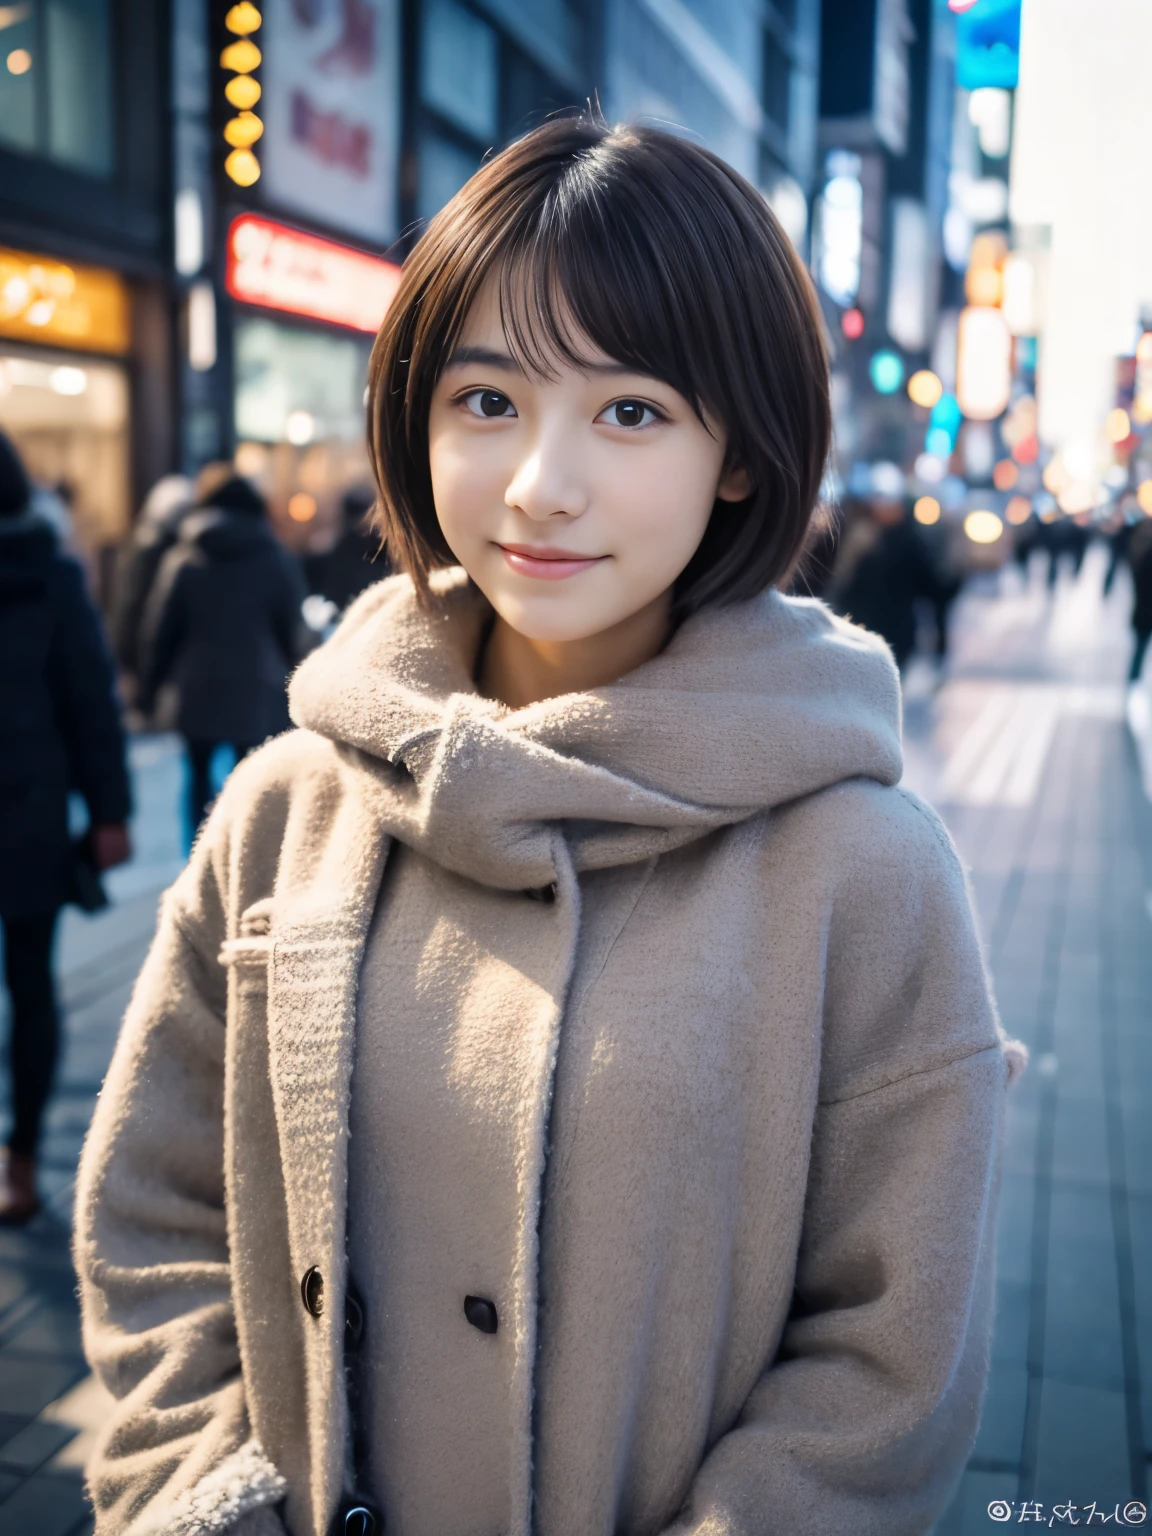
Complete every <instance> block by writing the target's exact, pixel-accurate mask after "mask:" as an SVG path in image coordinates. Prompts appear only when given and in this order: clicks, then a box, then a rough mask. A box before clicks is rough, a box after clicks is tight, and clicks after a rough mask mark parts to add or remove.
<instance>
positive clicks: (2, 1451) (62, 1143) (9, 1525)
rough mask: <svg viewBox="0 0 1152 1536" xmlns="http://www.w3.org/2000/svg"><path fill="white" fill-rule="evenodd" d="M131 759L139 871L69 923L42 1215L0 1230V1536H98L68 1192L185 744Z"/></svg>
mask: <svg viewBox="0 0 1152 1536" xmlns="http://www.w3.org/2000/svg"><path fill="white" fill-rule="evenodd" d="M131 754H132V768H133V778H134V783H135V791H136V799H137V812H136V816H135V818H134V822H133V841H134V845H135V850H136V851H135V858H134V860H133V862H132V864H131V865H129V866H127V867H126V868H124V869H122V870H117V871H115V872H114V873H113V874H112V875H111V876H109V877H108V881H107V884H108V887H109V892H110V894H111V895H112V897H113V901H114V905H113V906H112V907H111V908H109V909H108V910H106V911H105V912H102V913H99V914H98V915H97V916H95V917H84V916H82V915H80V914H79V913H77V912H75V911H73V910H71V909H69V910H67V911H66V912H65V915H64V918H63V922H62V928H61V933H60V944H59V955H60V975H61V983H62V985H61V992H62V1000H63V1004H64V1010H65V1017H66V1021H67V1022H66V1036H65V1041H66V1043H65V1048H64V1055H63V1060H62V1063H61V1071H60V1079H59V1085H58V1088H57V1092H56V1095H55V1097H54V1099H53V1102H52V1106H51V1109H50V1111H49V1116H48V1123H47V1128H46V1138H45V1146H44V1167H43V1173H42V1177H41V1186H42V1189H43V1190H44V1192H45V1194H46V1195H47V1196H48V1201H47V1207H46V1209H45V1211H44V1212H43V1214H42V1215H40V1216H39V1217H37V1218H36V1220H35V1221H34V1222H32V1223H31V1224H30V1225H29V1226H28V1227H27V1228H26V1229H25V1230H23V1231H6V1230H3V1229H0V1532H2V1533H3V1536H80V1533H81V1532H87V1531H90V1530H91V1517H90V1515H89V1512H88V1507H87V1504H86V1501H85V1498H84V1492H83V1484H82V1469H83V1466H84V1462H85V1460H86V1459H87V1454H88V1447H89V1445H90V1443H91V1440H92V1438H93V1436H94V1434H95V1431H96V1429H97V1428H98V1427H99V1424H100V1422H101V1418H102V1415H103V1413H104V1411H105V1402H104V1399H103V1394H102V1392H101V1391H100V1389H99V1388H98V1387H97V1385H96V1383H95V1381H94V1379H93V1378H92V1377H91V1376H90V1375H89V1374H88V1368H87V1366H86V1365H85V1363H84V1358H83V1355H82V1353H81V1350H80V1332H79V1320H78V1317H77V1311H76V1298H75V1283H76V1281H75V1276H74V1274H73V1271H72V1263H71V1259H70V1257H69V1237H70V1232H69V1217H70V1213H71V1207H72V1185H73V1178H74V1175H75V1170H76V1161H77V1158H78V1157H79V1153H80V1146H81V1142H82V1141H83V1137H84V1133H85V1131H86V1129H87V1127H88V1121H89V1119H90V1118H91V1114H92V1105H93V1102H94V1100H95V1097H96V1094H97V1092H98V1090H99V1087H100V1083H101V1081H102V1080H103V1077H104V1073H105V1071H106V1069H107V1066H108V1060H109V1058H110V1056H111V1054H112V1047H113V1045H114V1043H115V1038H116V1030H117V1027H118V1025H119V1022H120V1017H121V1015H122V1014H123V1012H124V1008H125V1006H126V1004H127V1002H128V995H129V992H130V991H131V987H132V982H133V980H134V979H135V976H136V972H137V971H138V970H139V968H140V964H141V961H142V960H143V958H144V953H145V951H146V949H147V947H148V943H149V941H150V939H151V937H152V929H153V925H154V921H155V915H156V902H157V897H158V895H159V893H160V891H161V890H163V889H164V887H165V886H167V885H168V884H170V883H171V881H172V880H173V879H174V878H175V876H176V874H177V872H178V871H179V869H180V865H181V863H182V858H181V850H180V822H179V816H178V814H177V804H178V797H179V794H180V785H181V783H182V778H181V765H180V760H179V752H178V748H177V745H176V743H175V741H174V740H173V739H172V738H167V737H142V738H139V739H137V740H135V741H134V742H133V743H132V748H131ZM2 1107H3V1109H4V1118H5V1119H6V1112H7V1105H6V1104H3V1106H2Z"/></svg>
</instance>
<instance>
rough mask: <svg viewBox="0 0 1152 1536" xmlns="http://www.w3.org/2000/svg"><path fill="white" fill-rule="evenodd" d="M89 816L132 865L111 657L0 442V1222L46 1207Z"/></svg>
mask: <svg viewBox="0 0 1152 1536" xmlns="http://www.w3.org/2000/svg"><path fill="white" fill-rule="evenodd" d="M73 790H74V791H78V792H79V794H80V795H81V796H82V797H83V800H84V802H85V805H86V807H87V811H88V820H89V831H88V834H87V841H88V844H89V848H88V853H89V856H90V859H91V862H92V863H94V864H95V866H96V867H97V869H101V870H103V869H109V868H111V867H112V866H113V865H115V864H119V863H122V862H123V861H124V860H125V859H126V858H127V857H128V856H129V851H130V850H129V842H128V833H127V829H126V826H125V823H126V821H127V819H128V812H129V809H130V802H131V796H130V791H129V782H128V768H127V761H126V754H125V743H124V731H123V727H122V725H121V721H120V706H119V701H118V699H117V697H116V683H115V677H114V674H113V668H112V658H111V656H110V655H109V651H108V645H107V642H106V641H105V638H104V633H103V629H102V627H101V623H100V617H99V614H98V613H97V611H96V607H95V605H94V603H93V602H92V599H91V597H90V596H89V595H88V589H87V587H86V586H85V582H84V573H83V571H82V570H81V568H80V566H79V564H78V563H77V562H76V561H75V560H74V559H72V558H71V556H69V555H65V554H62V553H61V551H60V549H59V545H58V542H57V537H56V533H55V531H54V530H53V528H52V527H51V526H50V525H49V524H48V523H47V522H45V521H44V519H43V518H42V517H41V516H40V515H39V514H38V513H37V512H36V511H35V509H34V500H33V492H32V487H31V485H30V483H29V481H28V477H27V475H26V473H25V471H24V466H23V464H22V463H21V462H20V458H19V456H18V454H17V453H16V450H15V448H14V447H13V446H12V443H11V442H10V441H9V439H8V438H7V437H6V436H5V435H4V434H3V433H2V432H0V927H2V928H3V934H4V980H5V984H6V986H7V989H8V998H9V1003H10V1012H11V1024H10V1030H9V1044H8V1050H9V1064H10V1070H11V1082H12V1121H11V1126H10V1129H9V1133H8V1141H7V1148H6V1155H5V1160H4V1165H3V1168H2V1169H0V1222H3V1223H7V1224H14V1223H20V1222H25V1221H27V1220H28V1219H29V1218H30V1217H32V1216H33V1215H35V1213H36V1211H37V1210H38V1209H39V1205H40V1200H39V1195H38V1193H37V1189H36V1152H37V1146H38V1143H39V1140H40V1127H41V1122H42V1120H43V1117H44V1110H45V1108H46V1106H47V1103H48V1098H49V1095H50V1093H51V1089H52V1079H53V1075H54V1073H55V1068H56V1060H57V1056H58V1054H59V1040H60V1017H59V1010H58V1007H57V1002H56V994H55V986H54V983H53V977H52V951H53V944H54V939H55V934H56V926H57V919H58V917H59V913H60V908H61V907H62V906H63V905H64V903H65V902H66V901H68V900H69V899H70V897H71V896H72V894H73V890H72V888H73V878H74V862H75V850H74V846H73V840H72V836H71V833H70V831H69V825H68V796H69V793H70V791H73Z"/></svg>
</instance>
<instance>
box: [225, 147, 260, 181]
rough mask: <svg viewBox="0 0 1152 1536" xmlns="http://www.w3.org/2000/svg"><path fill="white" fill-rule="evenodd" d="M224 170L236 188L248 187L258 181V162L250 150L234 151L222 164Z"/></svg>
mask: <svg viewBox="0 0 1152 1536" xmlns="http://www.w3.org/2000/svg"><path fill="white" fill-rule="evenodd" d="M224 170H225V172H226V173H227V174H228V175H229V176H231V178H232V180H233V181H234V182H235V183H236V185H237V186H238V187H250V186H252V184H253V183H254V182H257V181H259V180H260V162H259V160H257V158H256V156H255V155H254V154H253V153H252V151H251V150H250V149H234V150H233V151H232V153H231V154H230V155H229V156H228V158H227V160H225V162H224Z"/></svg>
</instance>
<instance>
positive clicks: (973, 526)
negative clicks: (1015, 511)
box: [964, 507, 1004, 544]
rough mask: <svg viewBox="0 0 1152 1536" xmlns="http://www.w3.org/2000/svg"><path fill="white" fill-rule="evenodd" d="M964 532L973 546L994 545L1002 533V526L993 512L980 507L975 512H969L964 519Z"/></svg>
mask: <svg viewBox="0 0 1152 1536" xmlns="http://www.w3.org/2000/svg"><path fill="white" fill-rule="evenodd" d="M964 532H965V533H966V534H967V536H968V537H969V538H970V539H971V540H972V542H973V544H995V542H996V540H997V539H998V538H999V537H1000V535H1001V534H1002V533H1003V532H1004V524H1003V523H1002V522H1001V521H1000V519H999V518H998V517H997V516H996V514H995V512H990V511H988V510H987V508H985V507H980V508H978V509H977V510H976V511H975V512H969V514H968V516H967V517H966V518H965V519H964Z"/></svg>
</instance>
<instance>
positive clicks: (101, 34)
mask: <svg viewBox="0 0 1152 1536" xmlns="http://www.w3.org/2000/svg"><path fill="white" fill-rule="evenodd" d="M0 59H2V60H3V64H2V66H0V145H3V146H4V147H7V148H10V149H16V150H20V151H22V152H24V153H26V154H35V155H41V156H43V157H44V158H46V159H49V160H54V161H56V162H57V163H58V164H60V165H64V166H67V167H69V168H70V169H72V170H77V171H85V172H88V173H89V174H91V175H94V176H106V175H108V174H109V173H110V172H111V170H112V160H113V156H112V47H111V20H110V16H109V0H23V3H22V4H17V5H5V6H0Z"/></svg>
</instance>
